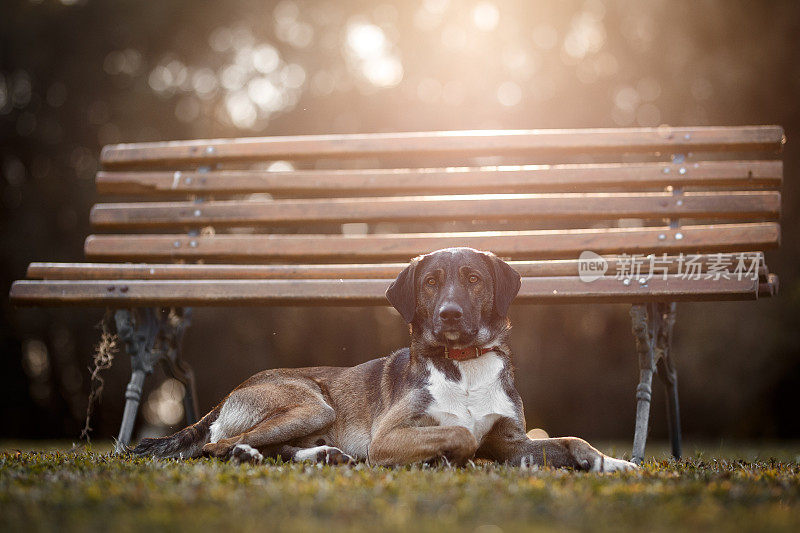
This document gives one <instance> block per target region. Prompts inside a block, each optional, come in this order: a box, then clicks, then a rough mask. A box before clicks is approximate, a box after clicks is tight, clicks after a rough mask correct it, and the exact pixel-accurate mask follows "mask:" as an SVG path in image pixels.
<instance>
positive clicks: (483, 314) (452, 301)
mask: <svg viewBox="0 0 800 533" xmlns="http://www.w3.org/2000/svg"><path fill="white" fill-rule="evenodd" d="M519 288H520V277H519V274H518V273H517V272H516V271H515V270H514V269H513V268H511V267H510V266H509V265H508V264H507V263H505V262H504V261H501V260H500V259H498V258H497V257H496V256H495V255H494V254H492V253H490V252H481V251H478V250H473V249H472V248H446V249H444V250H438V251H436V252H431V253H429V254H426V255H422V256H419V257H417V258H415V259H413V260H412V261H411V264H409V265H408V267H406V269H405V270H403V271H402V272H401V273H400V275H399V276H397V279H396V280H395V281H394V283H392V284H391V286H390V287H389V289H388V290H387V291H386V297H387V298H388V299H389V303H391V304H392V305H393V306H394V307H395V309H397V310H398V311H399V312H400V314H401V315H402V316H403V318H404V319H405V320H406V322H409V323H411V324H412V328H413V331H415V332H416V333H419V334H421V335H422V336H423V338H424V340H425V342H426V343H427V344H429V345H432V346H450V347H454V348H461V347H466V346H473V345H475V346H478V345H483V344H485V343H487V342H489V341H490V340H492V339H494V338H495V337H497V335H498V334H499V333H500V332H501V331H504V330H505V329H507V327H508V319H507V318H506V314H507V312H508V306H509V305H510V304H511V300H513V299H514V297H515V296H516V295H517V292H519Z"/></svg>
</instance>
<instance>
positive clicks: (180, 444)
mask: <svg viewBox="0 0 800 533" xmlns="http://www.w3.org/2000/svg"><path fill="white" fill-rule="evenodd" d="M221 409H222V404H219V405H218V406H216V407H215V408H214V409H212V410H211V411H210V412H209V413H208V414H207V415H206V416H204V417H203V418H201V419H200V420H199V421H197V422H196V423H194V424H192V425H191V426H187V427H185V428H183V429H182V430H180V431H178V432H177V433H174V434H172V435H170V436H169V437H160V438H155V439H142V440H141V441H140V442H139V444H137V445H136V447H135V448H134V449H133V453H134V454H135V455H144V456H156V457H180V458H182V459H189V458H191V457H200V454H201V453H202V450H203V445H204V444H206V443H207V442H208V438H209V436H210V435H211V424H213V423H214V421H215V420H216V419H217V417H218V416H219V412H220V410H221Z"/></svg>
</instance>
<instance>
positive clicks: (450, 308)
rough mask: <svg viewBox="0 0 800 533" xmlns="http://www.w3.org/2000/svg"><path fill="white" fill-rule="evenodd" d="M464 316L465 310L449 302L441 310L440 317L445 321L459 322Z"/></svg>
mask: <svg viewBox="0 0 800 533" xmlns="http://www.w3.org/2000/svg"><path fill="white" fill-rule="evenodd" d="M463 315H464V310H463V309H461V306H460V305H458V304H457V303H455V302H448V303H446V304H444V305H442V306H441V307H440V308H439V317H440V318H441V319H442V320H445V321H453V320H458V319H460V318H461V317H462V316H463Z"/></svg>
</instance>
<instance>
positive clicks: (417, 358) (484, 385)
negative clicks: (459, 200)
mask: <svg viewBox="0 0 800 533" xmlns="http://www.w3.org/2000/svg"><path fill="white" fill-rule="evenodd" d="M519 288H520V277H519V274H518V273H517V272H516V271H514V270H513V269H512V268H511V267H510V266H509V265H508V264H506V263H505V262H503V261H501V260H500V259H498V258H497V257H496V256H495V255H494V254H491V253H488V252H479V251H477V250H473V249H471V248H448V249H445V250H439V251H437V252H433V253H430V254H427V255H423V256H420V257H417V258H416V259H414V260H412V261H411V264H410V265H409V266H408V267H407V268H406V269H405V270H404V271H403V272H401V273H400V275H399V276H398V277H397V279H396V280H395V281H394V283H392V285H391V286H390V287H389V289H388V290H387V291H386V297H387V298H388V299H389V302H390V303H391V304H392V305H393V306H394V307H395V308H396V309H397V310H398V311H399V312H400V314H401V315H402V316H403V318H404V319H405V320H406V321H407V322H409V323H410V324H411V348H410V349H409V348H404V349H401V350H398V351H396V352H394V353H393V354H391V355H389V356H387V357H382V358H380V359H374V360H372V361H367V362H366V363H363V364H360V365H358V366H355V367H350V368H340V367H313V368H299V369H278V370H265V371H264V372H260V373H258V374H256V375H254V376H252V377H251V378H250V379H248V380H247V381H245V382H244V383H242V384H241V385H239V386H238V387H237V388H236V389H234V390H233V392H231V393H230V394H229V395H228V397H227V398H225V399H224V400H223V401H222V402H221V403H220V404H219V405H217V406H216V407H215V408H214V409H213V410H212V411H211V412H209V413H208V414H207V415H206V416H204V417H203V419H202V420H200V421H199V422H197V423H196V424H194V425H191V426H189V427H187V428H185V429H183V430H181V431H178V432H177V433H175V434H174V435H172V436H171V437H164V438H159V439H143V440H142V441H141V442H140V443H139V445H138V446H137V447H136V448H135V449H134V450H133V451H134V453H136V454H140V455H156V456H159V457H197V456H200V455H210V456H213V457H221V458H231V459H233V460H237V461H250V462H260V461H261V460H262V459H263V457H264V456H281V457H282V458H283V459H292V460H295V461H304V460H312V461H321V462H326V463H345V462H351V461H367V462H368V463H369V464H372V465H402V464H408V463H418V462H427V461H435V460H446V461H448V462H450V463H452V464H463V463H464V462H466V461H467V460H469V459H472V458H484V459H490V460H493V461H499V462H505V463H510V464H514V465H523V466H525V465H544V464H546V465H550V466H554V467H571V468H575V469H580V470H591V471H600V472H609V471H615V470H627V469H631V468H636V465H634V464H633V463H630V462H628V461H624V460H620V459H614V458H612V457H609V456H606V455H604V454H602V453H601V452H599V451H598V450H596V449H595V448H593V447H592V446H590V445H589V443H587V442H586V441H584V440H581V439H578V438H575V437H566V438H554V439H549V438H548V439H530V438H528V436H527V435H526V434H525V417H524V416H523V412H522V401H521V399H520V396H519V393H518V392H517V390H516V389H515V388H514V377H513V370H512V366H511V354H510V350H509V347H508V345H507V344H506V342H507V338H508V335H509V332H510V329H511V325H510V322H509V320H508V318H507V317H506V313H507V311H508V307H509V305H510V304H511V300H513V299H514V297H515V296H516V294H517V292H518V291H519Z"/></svg>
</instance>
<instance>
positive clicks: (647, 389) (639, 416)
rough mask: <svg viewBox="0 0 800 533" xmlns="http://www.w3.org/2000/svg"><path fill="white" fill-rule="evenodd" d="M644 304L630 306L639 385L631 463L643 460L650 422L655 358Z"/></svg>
mask: <svg viewBox="0 0 800 533" xmlns="http://www.w3.org/2000/svg"><path fill="white" fill-rule="evenodd" d="M648 315H649V313H648V312H647V306H646V305H645V304H634V305H632V306H631V321H632V323H633V328H632V329H633V334H634V337H635V338H636V353H637V355H638V356H639V385H638V386H637V387H636V430H635V432H634V435H633V454H632V455H633V462H634V463H636V464H639V463H641V462H642V460H643V459H644V447H645V443H646V442H647V429H648V424H649V421H650V398H651V397H652V383H653V372H654V371H655V360H654V359H655V356H654V353H653V343H652V338H651V335H650V329H651V328H650V327H649V326H650V324H649V323H650V320H649V316H648Z"/></svg>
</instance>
